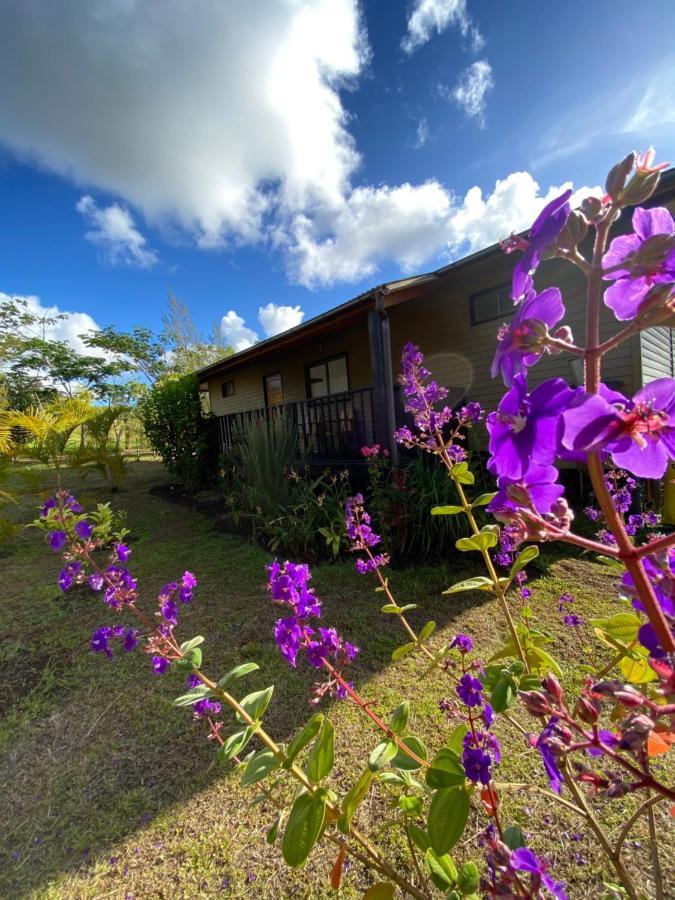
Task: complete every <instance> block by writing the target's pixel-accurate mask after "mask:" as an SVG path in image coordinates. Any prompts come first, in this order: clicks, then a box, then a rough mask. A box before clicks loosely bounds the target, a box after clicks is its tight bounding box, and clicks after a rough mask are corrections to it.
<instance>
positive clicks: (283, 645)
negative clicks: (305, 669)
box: [274, 616, 313, 666]
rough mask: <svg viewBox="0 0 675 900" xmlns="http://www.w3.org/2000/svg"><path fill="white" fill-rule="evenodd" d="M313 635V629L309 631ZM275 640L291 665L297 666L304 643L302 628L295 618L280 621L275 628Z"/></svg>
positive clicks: (289, 617) (290, 617)
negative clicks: (299, 652)
mask: <svg viewBox="0 0 675 900" xmlns="http://www.w3.org/2000/svg"><path fill="white" fill-rule="evenodd" d="M307 631H308V633H310V634H311V633H313V632H312V629H311V628H310V629H307ZM274 640H275V642H276V645H277V647H278V648H279V650H280V651H281V655H282V656H283V657H284V659H285V660H286V661H287V662H288V663H290V665H292V666H295V665H297V656H298V651H299V650H300V645H301V642H302V626H301V625H300V622H299V621H298V619H296V617H295V616H288V617H287V618H285V619H278V620H277V623H276V625H275V626H274Z"/></svg>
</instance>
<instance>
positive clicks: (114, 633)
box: [90, 625, 138, 659]
mask: <svg viewBox="0 0 675 900" xmlns="http://www.w3.org/2000/svg"><path fill="white" fill-rule="evenodd" d="M113 639H115V640H121V641H122V648H123V649H124V650H125V651H126V652H127V653H131V651H132V650H133V649H134V648H135V647H136V644H137V643H138V629H136V628H125V626H124V625H112V626H111V625H103V626H102V627H101V628H97V629H96V631H94V633H93V634H92V636H91V643H90V647H91V649H92V650H93V651H94V653H104V654H105V655H106V656H107V657H108V659H112V650H111V648H110V641H111V640H113Z"/></svg>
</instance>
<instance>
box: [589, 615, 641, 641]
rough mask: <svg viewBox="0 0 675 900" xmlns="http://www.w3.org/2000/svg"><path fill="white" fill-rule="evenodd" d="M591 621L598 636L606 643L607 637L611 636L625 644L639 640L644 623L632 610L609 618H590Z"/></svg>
mask: <svg viewBox="0 0 675 900" xmlns="http://www.w3.org/2000/svg"><path fill="white" fill-rule="evenodd" d="M589 621H590V625H591V626H592V627H593V630H594V631H595V633H596V634H597V636H598V637H599V638H600V640H604V641H605V643H607V641H606V640H605V639H606V638H607V637H611V638H614V639H615V640H617V641H621V642H622V643H623V644H632V643H633V642H634V641H636V640H637V636H638V631H639V630H640V625H641V624H642V623H641V621H640V619H639V618H638V616H636V615H635V613H632V612H622V613H617V614H616V615H615V616H612V617H611V618H609V619H590V620H589Z"/></svg>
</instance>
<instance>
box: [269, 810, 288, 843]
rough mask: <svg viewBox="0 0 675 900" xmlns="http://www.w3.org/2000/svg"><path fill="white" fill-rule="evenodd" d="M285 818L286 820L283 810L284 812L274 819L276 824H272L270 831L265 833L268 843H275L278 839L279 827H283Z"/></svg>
mask: <svg viewBox="0 0 675 900" xmlns="http://www.w3.org/2000/svg"><path fill="white" fill-rule="evenodd" d="M283 820H284V813H283V810H282V812H280V813H279V815H278V816H277V817H276V819H275V820H274V824H273V825H272V827H271V828H270V829H269V831H268V832H267V834H266V835H265V840H266V841H267V843H268V844H273V843H274V842H275V841H276V839H277V837H278V836H279V829H280V828H281V823H282V822H283Z"/></svg>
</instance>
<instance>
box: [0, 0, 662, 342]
mask: <svg viewBox="0 0 675 900" xmlns="http://www.w3.org/2000/svg"><path fill="white" fill-rule="evenodd" d="M252 6H253V4H241V3H239V2H237V0H222V2H221V3H215V4H203V5H201V8H200V5H197V6H196V7H195V6H193V5H191V4H185V3H182V2H180V0H164V2H163V3H162V4H154V3H150V2H141V0H139V2H129V0H71V2H69V3H65V2H64V3H54V2H53V0H27V2H25V3H22V4H11V5H5V6H4V7H3V9H2V11H0V25H1V26H2V31H3V34H4V35H5V36H6V38H7V40H6V41H5V43H4V47H3V54H2V56H1V57H0V196H1V197H2V217H1V219H0V261H1V262H0V266H1V267H0V292H4V293H7V294H18V295H22V296H33V297H38V298H39V301H38V300H34V301H32V302H33V303H34V304H37V303H38V302H39V303H40V304H42V306H44V307H54V306H56V307H58V308H59V309H60V310H64V311H68V312H72V313H74V314H76V315H74V316H73V318H72V319H71V320H69V321H66V322H65V323H62V324H61V325H59V329H60V334H61V336H65V337H67V338H69V339H72V340H74V341H75V343H76V344H77V340H76V338H75V337H74V336H75V335H76V334H77V333H78V332H79V331H82V330H86V328H87V327H95V325H105V324H108V323H113V324H115V325H117V326H119V327H123V328H127V327H130V326H131V325H133V324H142V325H148V326H150V327H153V328H158V327H159V326H160V317H161V313H162V310H163V308H164V306H165V302H166V296H167V292H168V291H169V290H170V289H171V290H173V291H174V293H175V294H176V295H177V296H179V297H180V298H181V299H183V300H185V301H186V302H187V303H188V305H189V307H190V309H191V311H192V313H193V315H194V318H195V320H196V321H197V323H198V325H199V326H200V327H202V328H204V329H205V330H209V329H210V327H211V325H212V324H213V323H214V322H220V321H221V320H222V317H223V316H224V317H225V319H224V322H223V327H224V329H225V331H226V333H227V335H228V336H229V337H230V338H231V340H232V341H233V343H235V344H236V345H237V346H239V347H242V346H244V345H245V344H246V343H247V342H250V341H252V340H254V339H255V338H256V337H258V338H261V337H264V336H266V335H267V334H270V333H274V332H275V331H278V330H279V329H282V328H284V327H288V326H289V325H293V324H297V322H298V321H300V320H301V318H302V317H303V316H304V318H305V319H306V318H309V317H310V316H312V315H316V314H317V313H319V312H321V311H323V310H325V309H327V308H329V307H330V306H332V305H334V304H335V303H338V302H341V301H343V300H346V299H348V298H349V297H351V296H354V295H355V294H357V293H359V292H360V291H362V290H364V289H366V288H367V287H369V286H372V285H375V284H378V283H380V282H382V281H386V280H390V279H393V278H396V277H400V276H402V275H406V274H410V273H414V272H418V271H425V270H428V269H432V268H435V267H437V266H439V265H442V264H443V263H444V262H446V261H448V260H450V259H453V258H457V257H459V256H461V255H463V254H464V253H467V252H470V251H472V250H475V249H478V248H479V247H481V246H485V245H487V244H490V243H492V242H494V241H495V240H497V239H498V238H500V237H502V236H505V235H506V234H508V233H509V232H510V231H512V230H514V229H520V228H523V227H526V226H527V224H528V223H529V222H530V221H531V220H532V218H533V216H534V215H536V213H537V211H538V210H539V208H540V207H541V205H542V204H543V202H544V200H545V199H546V198H548V197H550V196H552V195H553V192H554V191H555V190H556V189H557V188H559V187H560V186H562V185H563V184H566V183H568V182H571V183H572V184H573V186H574V188H575V189H578V190H580V193H583V191H584V189H587V188H594V187H595V186H597V185H598V184H601V183H602V180H603V176H604V173H605V172H606V170H607V168H608V167H609V166H610V165H611V164H612V163H613V162H614V161H616V159H618V158H619V157H621V156H622V155H624V154H625V153H626V152H627V151H629V150H632V149H638V150H639V149H643V150H644V149H646V148H647V147H648V146H649V145H650V144H653V145H654V146H655V147H656V149H657V154H658V159H664V158H665V159H671V160H672V159H674V158H675V58H674V57H673V54H672V35H673V33H675V6H673V4H672V2H669V0H648V2H644V3H642V4H641V5H640V6H639V8H638V7H636V5H635V3H634V2H628V0H625V2H624V0H598V2H594V3H589V2H588V0H585V2H576V0H574V2H565V3H552V2H551V3H542V2H541V0H539V2H529V0H519V2H518V3H517V4H507V3H503V2H489V0H483V2H478V0H407V2H405V0H401V2H398V0H364V2H361V3H357V2H355V0H259V2H258V3H257V4H256V12H255V15H254V13H253V12H252V10H251V8H252ZM195 9H199V12H198V13H195ZM498 183H499V184H498ZM261 309H262V312H261V313H259V311H260V310H261Z"/></svg>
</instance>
